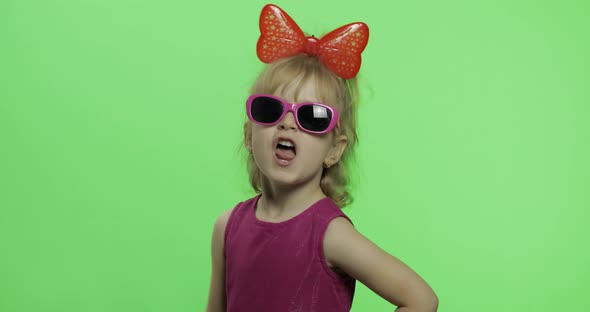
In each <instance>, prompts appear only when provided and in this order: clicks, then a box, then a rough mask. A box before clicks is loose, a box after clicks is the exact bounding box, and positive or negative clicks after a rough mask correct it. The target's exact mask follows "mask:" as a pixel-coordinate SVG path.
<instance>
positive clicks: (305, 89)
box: [245, 79, 346, 187]
mask: <svg viewBox="0 0 590 312" xmlns="http://www.w3.org/2000/svg"><path fill="white" fill-rule="evenodd" d="M274 95H275V96H278V97H281V98H283V99H284V100H286V101H288V102H290V103H295V98H296V97H295V94H294V90H293V88H279V90H277V92H276V93H275V94H274ZM297 102H299V103H300V102H321V100H320V98H319V96H318V94H317V93H316V89H315V81H314V80H312V79H310V80H308V81H306V82H305V83H304V85H303V86H302V88H301V91H300V93H299V94H298V96H297ZM334 108H335V109H336V110H339V109H340V107H338V106H335V107H334ZM250 125H251V127H252V129H251V137H250V138H245V144H246V148H247V149H248V150H249V151H250V152H251V153H252V155H253V157H254V160H255V162H256V165H257V166H258V168H259V169H260V171H261V172H262V174H263V175H264V176H265V177H266V178H267V179H268V180H269V181H270V182H271V183H273V184H276V185H282V186H296V185H305V184H308V183H313V184H316V183H317V185H318V187H319V182H320V178H321V174H322V170H323V164H324V162H325V163H327V164H329V165H334V164H335V163H336V162H337V161H338V160H339V159H340V156H341V155H342V152H343V151H344V147H345V146H346V136H344V135H340V136H338V137H336V134H335V132H334V131H335V130H332V131H330V132H329V133H327V134H324V135H316V134H309V133H307V132H304V131H302V130H301V129H299V128H298V126H297V123H296V121H295V116H293V113H292V112H289V113H287V114H286V115H285V117H283V119H282V120H280V121H279V122H278V123H277V124H276V125H273V126H263V125H258V124H255V123H252V122H250ZM246 126H247V125H246ZM291 144H292V145H293V148H286V146H285V145H287V146H288V145H291Z"/></svg>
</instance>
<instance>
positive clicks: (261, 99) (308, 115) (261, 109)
mask: <svg viewBox="0 0 590 312" xmlns="http://www.w3.org/2000/svg"><path fill="white" fill-rule="evenodd" d="M246 112H247V113H248V118H250V120H251V121H252V122H254V123H257V124H259V125H264V126H272V125H276V124H277V123H278V122H279V121H281V120H282V119H283V117H285V115H286V114H287V113H288V112H293V116H295V121H296V122H297V126H298V127H299V129H301V130H303V131H305V132H308V133H312V134H324V133H328V132H330V131H332V129H334V127H335V126H336V124H337V122H338V111H336V109H334V108H333V107H331V106H328V105H326V104H322V103H317V102H304V103H298V104H292V103H289V102H287V101H285V100H283V99H281V98H280V97H278V96H274V95H271V94H253V95H250V96H249V97H248V100H247V101H246Z"/></svg>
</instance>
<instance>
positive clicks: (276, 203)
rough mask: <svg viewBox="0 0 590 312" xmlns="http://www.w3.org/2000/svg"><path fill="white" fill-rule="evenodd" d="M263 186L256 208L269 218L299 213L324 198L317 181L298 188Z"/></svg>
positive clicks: (270, 184) (267, 184) (268, 184)
mask: <svg viewBox="0 0 590 312" xmlns="http://www.w3.org/2000/svg"><path fill="white" fill-rule="evenodd" d="M314 180H315V179H314ZM267 182H268V181H267ZM314 182H315V181H314ZM264 184H266V187H263V190H262V195H261V197H260V200H259V201H258V203H259V204H258V207H259V208H261V210H262V211H264V213H265V214H267V215H268V216H270V217H278V216H283V215H290V214H292V213H297V212H300V211H302V210H303V209H306V208H307V207H309V206H311V205H312V204H313V203H315V202H316V201H318V200H320V199H322V198H324V197H326V195H325V194H324V193H323V192H322V189H321V188H320V184H319V179H318V180H317V183H307V184H304V185H300V186H279V185H273V184H272V183H264Z"/></svg>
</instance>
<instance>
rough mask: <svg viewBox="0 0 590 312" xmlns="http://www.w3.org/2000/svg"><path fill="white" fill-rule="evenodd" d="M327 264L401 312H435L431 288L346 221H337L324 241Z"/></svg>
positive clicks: (331, 225) (435, 304) (329, 227)
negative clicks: (367, 288)
mask: <svg viewBox="0 0 590 312" xmlns="http://www.w3.org/2000/svg"><path fill="white" fill-rule="evenodd" d="M324 255H325V258H326V260H327V261H328V262H329V263H331V264H332V265H333V266H336V267H338V268H340V269H342V270H343V271H345V272H346V273H347V274H348V275H350V276H351V277H353V278H355V279H356V280H358V281H360V282H361V283H363V284H365V285H366V286H367V287H369V288H370V289H371V290H373V291H374V292H375V293H377V294H378V295H379V296H381V297H382V298H383V299H385V300H387V301H389V302H390V303H392V304H394V305H396V306H398V309H396V311H397V312H434V311H436V310H437V308H438V298H437V297H436V294H435V293H434V291H433V290H432V288H430V286H428V284H427V283H426V282H425V281H424V280H423V279H422V278H421V277H420V276H419V275H418V274H416V273H415V272H414V271H412V269H410V268H409V267H408V266H406V265H405V264H404V263H403V262H401V261H400V260H399V259H397V258H395V257H393V256H391V255H390V254H388V253H386V252H385V251H383V250H382V249H380V248H379V247H378V246H376V245H375V244H374V243H373V242H371V241H370V240H368V239H366V238H365V237H364V236H363V235H362V234H361V233H359V232H358V231H357V230H356V229H355V228H354V226H353V225H352V224H351V223H350V222H349V221H348V220H346V219H345V218H342V217H339V218H335V219H334V220H332V221H331V222H330V224H329V225H328V229H327V230H326V234H325V237H324Z"/></svg>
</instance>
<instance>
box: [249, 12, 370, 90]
mask: <svg viewBox="0 0 590 312" xmlns="http://www.w3.org/2000/svg"><path fill="white" fill-rule="evenodd" d="M259 24H260V38H258V43H257V45H256V53H257V54H258V58H259V59H260V60H261V61H263V62H264V63H271V62H272V61H274V60H276V59H279V58H283V57H287V56H291V55H295V54H299V53H306V54H308V55H317V57H318V58H319V59H320V61H321V62H322V63H323V64H324V65H326V67H328V68H329V69H330V70H332V71H333V72H334V73H336V74H337V75H338V76H340V77H342V78H344V79H350V78H352V77H354V76H356V74H357V73H358V71H359V69H360V68H361V53H362V52H363V50H364V49H365V47H366V46H367V42H368V40H369V27H368V26H367V25H366V24H365V23H362V22H357V23H350V24H347V25H344V26H342V27H340V28H338V29H336V30H333V31H331V32H330V33H328V34H326V35H325V36H323V37H322V38H321V39H318V38H315V37H314V36H311V37H306V36H305V34H304V33H303V31H301V29H300V28H299V26H297V24H296V23H295V22H294V21H293V19H291V17H290V16H289V15H288V14H287V13H286V12H285V11H283V10H282V9H281V8H279V7H278V6H276V5H273V4H267V5H265V6H264V8H262V12H261V13H260V22H259Z"/></svg>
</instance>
